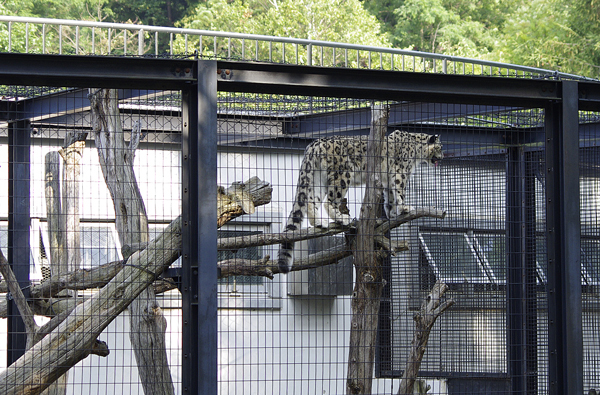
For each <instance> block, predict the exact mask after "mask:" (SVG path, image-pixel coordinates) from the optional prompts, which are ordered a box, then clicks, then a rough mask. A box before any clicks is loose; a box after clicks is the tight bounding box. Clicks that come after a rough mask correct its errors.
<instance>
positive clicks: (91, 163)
mask: <svg viewBox="0 0 600 395" xmlns="http://www.w3.org/2000/svg"><path fill="white" fill-rule="evenodd" d="M4 89H5V93H4V94H3V103H4V104H6V105H7V106H8V105H12V104H11V103H15V102H19V103H20V102H22V103H23V105H19V106H16V107H15V108H16V109H17V111H16V112H13V113H11V116H15V115H16V117H13V118H11V119H12V120H15V121H18V122H10V123H9V122H4V123H3V124H2V125H1V126H2V129H1V130H0V132H1V133H2V134H1V136H0V137H1V140H0V141H1V142H2V149H1V150H0V155H2V159H1V161H2V164H3V165H2V166H0V172H1V173H0V177H1V178H2V180H4V181H5V183H8V181H9V173H8V166H7V165H5V164H8V156H9V150H8V135H9V130H11V128H12V132H17V133H30V138H31V143H30V146H29V153H30V163H31V168H30V180H29V186H30V199H29V200H30V207H31V218H30V224H29V237H30V251H28V252H27V254H29V263H30V272H31V279H32V280H34V281H35V282H36V283H39V282H42V281H43V280H44V279H45V278H47V277H48V275H49V274H50V272H51V264H52V262H51V257H52V252H51V250H50V245H51V239H52V235H51V232H50V231H49V228H48V216H47V208H46V207H47V204H48V202H47V195H46V186H47V185H46V181H47V180H46V171H45V162H44V161H45V158H46V156H47V154H48V153H49V152H51V151H58V150H60V148H61V147H62V146H63V144H64V139H65V136H67V135H69V134H73V133H81V132H88V133H89V135H88V136H87V140H86V144H85V148H84V149H83V150H82V151H81V153H80V154H78V155H80V159H79V160H80V174H79V175H78V176H79V178H78V180H77V181H75V182H76V184H78V186H79V192H78V193H79V195H78V196H74V197H73V199H74V201H75V203H74V204H75V205H76V206H77V207H78V208H79V214H78V215H79V220H80V225H79V230H73V231H72V232H73V233H74V234H75V233H77V234H78V235H79V241H78V243H79V246H78V247H73V251H69V253H71V252H72V253H73V254H74V256H75V258H73V259H74V261H75V262H76V263H78V265H79V266H78V267H80V268H93V267H97V266H98V265H101V264H105V263H108V262H113V261H118V260H122V259H123V254H122V252H121V248H122V247H123V245H122V242H121V241H120V238H119V234H118V232H117V228H116V226H115V210H114V208H113V201H112V199H111V195H110V193H109V192H108V189H107V187H106V182H105V179H104V176H103V173H102V169H101V165H100V162H99V159H98V147H97V144H96V142H95V140H94V133H93V126H94V125H93V122H92V116H91V114H90V108H89V105H90V104H89V99H88V93H89V92H88V90H87V89H64V88H37V87H35V88H34V87H20V86H13V87H5V88H4ZM181 101H182V98H181V94H180V93H179V92H176V91H150V90H146V91H143V90H142V91H140V90H120V91H119V112H120V120H119V122H120V123H121V124H122V127H123V130H124V138H125V141H126V143H127V144H129V143H130V141H131V135H132V130H135V128H136V126H135V125H136V123H137V122H139V124H140V125H141V142H140V144H139V146H138V147H137V150H136V152H135V164H134V169H135V175H136V178H137V184H138V185H139V188H140V192H141V195H142V197H143V200H144V204H145V208H146V211H147V214H148V229H149V240H151V239H152V238H153V237H155V236H156V235H157V234H158V233H159V232H160V231H161V229H163V228H164V227H166V226H167V225H168V224H169V223H170V222H171V221H173V220H174V219H175V218H176V217H177V216H178V215H180V213H181V195H182V186H181V178H182V174H181V173H182V168H181V163H182V154H181V145H182V134H181V130H182V102H181ZM374 103H375V102H374V101H373V100H371V99H356V98H340V97H326V96H295V95H278V94H255V93H242V92H219V93H218V102H217V107H218V109H217V140H218V142H217V180H216V181H217V184H218V185H219V186H222V187H224V188H228V187H230V186H231V185H233V184H234V183H237V182H246V181H248V180H250V179H252V178H253V177H258V178H259V179H260V180H262V181H266V182H268V183H270V185H271V186H272V188H273V191H272V197H271V201H270V203H268V204H265V205H261V206H257V207H256V208H255V211H254V212H253V213H249V214H245V215H242V216H240V217H238V218H236V219H234V220H232V221H229V222H227V223H226V224H224V225H223V226H222V227H220V228H219V230H218V237H219V239H224V238H229V237H238V236H252V235H256V234H260V233H265V234H267V233H274V234H277V233H280V232H283V231H284V230H285V229H286V223H287V221H288V216H289V214H290V212H292V211H293V207H294V200H295V196H296V188H297V185H298V180H299V176H300V167H301V163H302V160H303V156H304V155H303V153H304V149H305V148H306V147H307V146H308V145H309V144H310V143H311V142H313V141H314V140H316V139H319V138H325V137H333V136H345V137H353V138H354V137H357V136H364V135H367V134H368V133H369V130H370V126H371V109H372V106H373V104H374ZM377 103H378V104H383V105H386V106H389V122H388V132H389V133H391V132H393V131H394V130H405V131H408V132H410V133H426V134H429V135H439V136H440V140H441V142H442V144H443V153H444V159H443V160H441V161H440V162H439V163H438V164H437V166H427V165H419V166H417V167H416V168H415V170H414V172H413V174H412V175H411V176H410V179H409V182H408V185H407V188H406V198H405V203H406V204H408V205H410V206H413V207H416V208H429V207H433V208H436V209H440V210H444V211H445V213H446V214H445V217H444V218H443V219H440V218H429V217H422V218H418V219H415V220H413V221H411V222H409V223H406V224H403V225H401V226H400V227H398V228H396V229H394V230H393V231H391V232H390V234H389V238H390V239H391V240H392V241H396V242H402V241H406V242H407V245H408V247H409V249H408V251H401V252H397V253H395V255H391V254H389V253H386V254H385V258H384V278H385V286H384V288H383V294H382V298H381V302H380V312H379V316H378V317H377V320H378V322H379V330H378V336H377V346H376V356H375V371H374V375H375V380H374V383H373V393H381V394H384V393H385V394H391V393H396V392H397V391H398V382H399V380H398V378H399V377H400V375H401V373H402V371H403V370H404V368H405V363H406V358H407V356H408V353H409V351H410V344H411V340H412V337H413V332H414V322H413V315H414V314H415V312H416V311H417V310H418V309H419V308H420V306H421V303H422V301H423V298H424V297H425V296H426V295H427V293H428V292H429V290H430V289H431V287H432V286H433V284H434V283H435V282H436V281H442V282H445V283H446V284H447V285H448V286H449V287H450V292H449V294H448V295H449V297H451V298H452V299H454V301H455V305H454V306H453V307H452V308H451V309H450V310H448V311H447V312H446V313H444V314H443V315H442V316H441V317H440V318H439V320H438V322H437V323H436V325H435V327H434V328H433V330H432V332H431V337H430V340H429V343H428V347H427V351H426V353H425V356H424V359H423V364H422V366H421V376H423V377H424V378H425V379H426V381H427V384H429V385H431V387H432V388H431V390H430V392H429V393H433V394H458V393H509V392H510V388H511V386H510V385H511V384H510V383H511V379H514V378H515V374H526V375H527V378H526V382H527V386H528V391H531V392H532V393H540V394H541V393H547V392H548V387H549V380H548V355H547V354H548V315H547V309H548V306H547V305H548V302H547V293H546V281H547V268H546V262H547V256H546V251H547V245H546V244H547V243H546V206H545V204H546V197H545V190H546V189H545V188H546V172H545V168H546V160H545V152H546V151H545V149H546V146H545V141H546V139H545V134H544V133H545V132H544V122H545V114H544V110H543V109H540V108H523V107H506V106H504V107H503V106H491V105H482V104H476V103H474V104H450V103H433V102H420V101H403V100H398V101H385V102H379V101H378V102H377ZM65 104H66V105H65ZM7 108H9V107H7ZM10 108H12V107H10ZM19 112H21V113H22V114H20V113H19ZM24 121H25V123H24ZM598 121H599V119H598V115H597V114H595V113H589V112H580V137H579V140H580V147H581V148H580V159H579V160H580V166H579V168H580V204H581V235H582V236H581V261H582V270H581V284H582V287H583V288H582V289H583V307H584V312H583V330H584V333H583V335H584V355H585V358H584V387H585V389H586V392H587V391H588V390H590V389H592V388H600V378H599V377H598V375H597V373H596V372H597V371H598V369H599V368H600V366H599V365H600V355H599V353H598V350H599V347H600V344H599V343H600V340H599V339H598V336H597V333H598V330H599V329H600V328H599V325H600V315H599V311H598V289H599V288H598V285H600V283H599V282H600V277H599V276H600V263H599V261H598V252H599V251H598V249H599V248H600V233H599V232H598V230H597V228H598V227H597V225H598V224H597V221H598V209H599V208H600V207H598V204H599V203H598V202H599V199H600V170H599V169H600V166H599V165H600V157H599V156H598V150H599V148H598V147H597V144H598V140H597V128H598ZM15 125H17V126H15ZM12 132H11V133H12ZM63 155H64V153H63ZM409 159H411V160H412V159H418V158H414V157H411V158H409ZM64 167H65V166H64V165H63V168H64ZM61 177H67V175H64V176H62V175H61ZM68 182H69V181H68V180H67V179H66V178H64V181H61V185H63V184H66V183H68ZM63 188H65V187H64V186H63ZM384 188H385V186H384ZM364 193H365V189H364V187H362V186H356V187H352V188H350V189H349V192H348V195H347V196H346V198H347V200H346V201H345V202H344V205H345V206H346V208H347V210H348V213H349V215H350V217H352V218H359V217H360V212H361V202H362V199H363V195H364ZM516 196H517V197H519V199H517V200H515V197H516ZM0 199H1V201H2V203H3V204H2V206H1V207H4V208H3V209H2V210H3V211H2V212H1V213H0V217H1V220H2V223H1V224H0V225H1V226H2V228H1V230H2V234H1V235H2V238H1V239H0V247H1V248H2V250H3V251H7V248H9V244H8V237H7V228H8V217H9V215H10V214H11V213H10V212H9V209H8V207H9V205H8V199H9V190H8V188H4V189H2V190H1V191H0ZM62 199H63V202H64V201H65V199H67V197H65V196H63V197H62ZM64 204H66V203H63V205H64ZM516 209H518V213H519V215H516V214H515V212H516V211H515V210H516ZM383 212H385V209H384V210H383ZM321 214H322V215H323V216H324V219H325V220H327V214H326V210H324V209H323V210H321ZM382 215H384V214H382ZM67 217H68V215H67V214H64V218H65V220H66V219H68V218H67ZM384 220H385V219H384ZM307 226H308V224H307V221H306V219H305V220H304V222H303V223H302V227H307ZM515 226H516V227H519V228H522V229H523V233H519V234H520V235H522V236H523V237H519V239H518V240H515V239H514V235H515V233H514V232H513V231H511V229H514V227H515ZM74 229H76V228H74ZM511 235H512V236H511ZM511 237H512V238H511ZM345 240H346V239H345V237H344V233H343V232H342V233H339V234H337V235H334V236H326V237H320V238H316V239H312V240H307V241H302V242H297V243H296V245H295V251H294V261H295V262H299V261H301V260H302V259H303V258H306V257H308V256H310V254H314V253H318V252H321V251H324V250H326V249H329V248H332V247H334V246H336V245H341V244H344V243H345V242H346V241H345ZM75 246H77V244H75ZM278 250H279V245H278V244H272V245H262V246H253V247H247V248H235V249H222V250H220V251H219V260H229V259H232V258H240V259H249V260H260V259H264V258H266V257H267V256H268V257H270V258H271V259H272V260H276V259H277V256H278ZM511 262H513V263H511ZM514 262H521V263H522V264H523V266H522V267H521V271H519V273H518V275H516V274H515V272H514V265H515V263H514ZM14 264H16V265H19V264H22V265H27V264H28V263H27V262H15V263H14ZM180 265H181V264H180V263H179V262H176V263H174V264H173V268H177V267H179V266H180ZM352 265H353V260H352V257H348V258H345V259H344V260H342V261H340V262H339V263H337V264H334V265H325V266H323V267H319V268H314V269H307V270H302V271H292V272H291V273H289V274H287V275H283V274H276V275H275V276H274V278H273V279H269V278H267V277H263V276H231V277H226V278H221V279H219V284H218V305H219V310H218V380H219V381H218V386H219V391H220V393H221V394H241V393H244V394H251V393H252V394H267V393H287V394H339V393H345V391H346V377H347V363H348V347H349V341H350V339H349V335H350V330H351V327H350V320H351V317H352V311H351V299H352V293H353V283H354V280H355V279H354V268H353V266H352ZM511 265H512V266H511ZM71 270H72V269H71ZM511 270H513V272H511ZM169 275H173V276H174V278H175V281H177V280H178V279H177V271H176V270H175V271H172V272H168V273H167V274H165V276H164V277H168V276H169ZM511 287H512V288H511ZM167 288H170V289H169V290H168V291H167V292H160V291H159V293H158V295H157V300H158V304H159V305H160V306H161V308H162V313H163V314H164V316H165V318H166V320H167V336H166V340H167V354H168V358H169V367H170V371H171V374H172V378H173V382H174V387H175V391H176V393H182V389H181V366H182V364H183V363H184V361H183V358H182V354H183V351H182V349H181V344H182V338H181V336H182V335H181V333H182V329H181V327H182V313H181V307H182V306H181V298H180V294H179V291H178V290H177V289H174V286H168V287H167ZM515 289H518V290H519V292H516V291H515ZM94 292H95V291H94V290H85V291H84V290H80V291H76V292H74V291H70V292H69V293H68V294H66V295H63V298H60V297H59V298H55V299H53V300H52V301H51V302H49V304H50V305H51V308H50V309H49V310H48V309H47V310H45V312H41V310H40V312H39V314H40V316H38V317H37V318H38V319H39V321H40V322H43V321H44V320H45V319H46V318H43V317H42V315H44V314H46V315H53V314H56V313H57V309H58V308H59V306H60V303H62V299H75V298H78V299H85V298H89V297H91V295H92V294H93V293H94ZM515 301H516V302H518V303H521V304H523V305H524V306H525V307H524V308H525V314H526V316H527V320H526V321H525V322H524V326H523V327H522V328H521V329H518V332H519V336H520V337H519V339H525V341H524V343H523V344H515V343H516V341H515V340H514V336H512V333H511V331H514V330H516V329H515V327H514V325H512V324H511V319H512V318H511V316H510V314H509V313H510V307H509V306H510V305H511V302H515ZM46 303H47V304H46V305H48V302H46ZM52 306H54V307H52ZM53 308H54V309H55V310H53ZM129 314H130V311H127V312H125V313H123V314H122V315H121V316H120V317H119V318H117V319H116V320H115V321H114V322H113V323H112V324H111V325H110V326H109V327H108V328H107V329H106V330H105V331H104V333H103V335H102V336H101V338H100V339H101V340H104V341H106V342H107V343H108V346H109V348H110V350H111V354H110V355H109V356H108V357H107V358H100V357H97V356H90V357H88V358H86V359H85V360H84V361H83V362H81V363H80V364H78V365H77V367H75V368H73V369H71V370H70V372H69V377H68V382H69V383H70V384H71V385H69V387H68V393H73V394H77V393H82V392H85V393H90V394H92V393H98V394H101V393H107V391H108V393H110V392H126V393H131V394H135V393H143V392H142V386H141V384H140V380H139V377H138V373H137V367H136V361H135V358H134V356H133V351H132V346H131V344H130V340H129V325H130V324H129V318H128V315H129ZM46 320H47V319H46ZM0 323H1V324H2V325H4V327H3V328H2V329H1V330H2V332H3V333H6V332H7V328H6V326H5V325H6V320H5V319H2V320H1V321H0ZM2 339H3V340H2V341H3V343H2V344H1V345H0V351H2V353H3V354H8V353H9V352H10V350H9V346H8V345H7V343H6V340H5V339H6V338H5V337H2ZM201 340H202V334H200V341H201ZM514 347H520V354H519V356H518V357H515V354H513V353H511V350H514V349H515V348H514ZM0 363H3V364H5V363H6V357H4V356H1V357H0ZM515 364H520V365H519V366H521V365H523V364H524V365H526V367H527V368H526V369H525V370H524V371H521V372H519V373H515V372H514V369H512V367H513V366H515ZM2 368H6V365H2ZM524 372H525V373H524Z"/></svg>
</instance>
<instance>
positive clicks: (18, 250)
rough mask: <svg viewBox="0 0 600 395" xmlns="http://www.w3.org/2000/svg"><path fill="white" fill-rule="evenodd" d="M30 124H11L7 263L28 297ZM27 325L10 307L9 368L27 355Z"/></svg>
mask: <svg viewBox="0 0 600 395" xmlns="http://www.w3.org/2000/svg"><path fill="white" fill-rule="evenodd" d="M30 129H31V127H30V123H29V121H17V122H10V123H9V124H8V174H9V183H8V262H9V263H10V266H11V268H12V270H13V272H14V273H15V277H16V278H17V281H18V282H19V286H20V287H21V289H22V290H23V293H24V295H25V297H28V296H29V256H30V240H29V238H30V236H29V219H30V207H29V182H30V152H29V146H30V136H31V135H30V132H29V131H30ZM26 342H27V334H26V330H25V324H24V323H23V320H22V319H21V316H20V315H19V311H18V309H17V306H16V304H15V303H14V301H10V302H9V303H8V353H7V359H8V365H10V364H11V363H13V362H14V361H16V360H17V359H18V358H19V357H20V356H21V355H23V354H24V353H25V345H26Z"/></svg>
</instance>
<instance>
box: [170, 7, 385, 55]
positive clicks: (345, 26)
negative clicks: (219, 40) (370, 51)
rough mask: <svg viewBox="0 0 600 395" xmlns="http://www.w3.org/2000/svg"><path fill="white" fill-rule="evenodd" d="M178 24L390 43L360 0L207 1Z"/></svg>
mask: <svg viewBox="0 0 600 395" xmlns="http://www.w3.org/2000/svg"><path fill="white" fill-rule="evenodd" d="M178 26H180V27H189V28H195V29H210V30H220V31H230V32H239V33H254V34H264V35H272V36H283V37H295V38H308V39H313V40H326V41H338V42H346V43H353V44H363V45H376V46H390V43H389V42H388V40H387V38H386V36H385V35H384V34H382V33H381V26H380V23H379V22H378V21H377V19H376V18H375V17H374V16H373V15H371V14H370V13H369V12H367V11H366V10H365V9H364V8H363V7H362V4H361V3H360V1H358V0H269V1H264V0H254V1H252V0H251V1H244V2H243V1H241V0H233V1H228V0H208V1H206V2H204V3H201V4H199V5H198V6H197V7H196V8H195V9H194V10H193V12H191V13H190V14H189V15H188V16H187V17H185V18H183V19H182V21H181V22H180V23H179V24H178Z"/></svg>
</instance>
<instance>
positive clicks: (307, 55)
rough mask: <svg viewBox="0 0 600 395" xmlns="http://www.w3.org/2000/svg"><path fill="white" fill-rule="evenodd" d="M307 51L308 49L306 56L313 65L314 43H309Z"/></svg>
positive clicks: (310, 64)
mask: <svg viewBox="0 0 600 395" xmlns="http://www.w3.org/2000/svg"><path fill="white" fill-rule="evenodd" d="M306 51H307V54H306V58H307V62H308V65H309V66H312V44H308V47H307V48H306Z"/></svg>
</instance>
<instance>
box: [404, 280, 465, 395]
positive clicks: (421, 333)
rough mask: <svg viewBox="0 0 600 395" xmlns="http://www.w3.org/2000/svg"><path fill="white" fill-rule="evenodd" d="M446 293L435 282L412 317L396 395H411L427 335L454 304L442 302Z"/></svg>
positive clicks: (446, 287) (445, 286)
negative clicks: (412, 330) (411, 328)
mask: <svg viewBox="0 0 600 395" xmlns="http://www.w3.org/2000/svg"><path fill="white" fill-rule="evenodd" d="M446 291H448V286H447V285H446V284H444V283H440V282H437V283H436V284H435V285H434V286H433V289H432V290H431V292H430V293H429V295H427V297H426V298H425V300H424V301H423V304H421V310H419V312H418V313H417V314H415V316H414V320H415V334H414V336H413V340H412V345H411V349H410V354H409V356H408V360H407V362H406V368H405V369H404V374H403V375H402V381H401V382H400V389H399V391H398V395H411V394H412V393H413V386H414V384H415V380H416V379H417V377H418V375H419V368H420V367H421V361H422V360H423V355H424V354H425V348H426V347H427V341H428V340H429V334H430V333H431V329H432V328H433V324H435V321H436V320H437V318H438V317H439V316H440V315H442V313H443V312H444V311H446V309H448V308H449V307H450V306H452V305H453V304H454V300H452V299H448V300H446V301H445V302H443V301H442V298H443V296H444V294H445V293H446Z"/></svg>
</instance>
